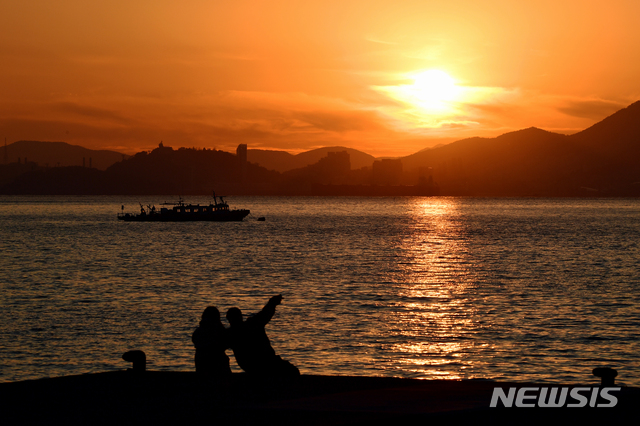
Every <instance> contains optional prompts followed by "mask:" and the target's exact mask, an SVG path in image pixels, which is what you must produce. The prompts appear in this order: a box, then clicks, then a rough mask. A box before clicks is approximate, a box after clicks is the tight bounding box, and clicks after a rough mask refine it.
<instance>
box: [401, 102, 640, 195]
mask: <svg viewBox="0 0 640 426" xmlns="http://www.w3.org/2000/svg"><path fill="white" fill-rule="evenodd" d="M401 161H402V164H403V168H404V170H405V172H409V171H412V170H414V171H415V170H417V169H422V170H423V172H424V171H425V170H426V171H427V173H428V174H430V175H431V176H432V177H433V179H434V180H435V181H436V182H438V183H439V184H440V187H441V190H442V193H443V194H451V195H456V194H458V195H488V196H509V195H512V196H576V195H603V196H604V195H625V194H626V195H639V194H640V102H636V103H634V104H632V105H630V106H629V107H627V108H624V109H622V110H620V111H618V112H616V113H615V114H613V115H611V116H609V117H607V118H605V119H604V120H602V121H600V122H599V123H597V124H595V125H593V126H591V127H590V128H588V129H586V130H584V131H582V132H579V133H576V134H574V135H570V136H566V135H561V134H557V133H552V132H547V131H544V130H541V129H537V128H534V127H532V128H529V129H524V130H519V131H516V132H510V133H506V134H504V135H501V136H498V137H496V138H478V137H476V138H469V139H463V140H460V141H457V142H453V143H450V144H448V145H445V146H441V147H438V148H432V149H428V150H424V151H420V152H417V153H415V154H412V155H409V156H406V157H403V158H401Z"/></svg>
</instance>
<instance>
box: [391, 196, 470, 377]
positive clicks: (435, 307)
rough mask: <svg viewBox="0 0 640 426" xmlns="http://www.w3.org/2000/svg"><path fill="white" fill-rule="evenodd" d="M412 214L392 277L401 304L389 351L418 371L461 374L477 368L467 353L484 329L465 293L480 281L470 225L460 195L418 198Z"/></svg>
mask: <svg viewBox="0 0 640 426" xmlns="http://www.w3.org/2000/svg"><path fill="white" fill-rule="evenodd" d="M410 216H411V217H412V218H413V223H412V224H411V226H410V227H409V230H408V232H407V233H406V235H405V238H404V239H403V241H402V243H401V246H400V249H401V250H402V251H403V257H404V258H405V259H407V260H406V261H405V262H403V263H402V264H401V265H400V266H401V267H400V269H399V272H398V273H397V274H395V276H394V277H393V280H394V281H395V282H396V289H397V300H398V302H397V303H396V306H394V309H393V310H392V312H391V313H390V314H389V318H388V321H389V322H390V323H391V324H392V326H391V327H390V329H391V330H393V340H394V341H395V343H393V344H391V345H390V346H389V349H390V350H391V352H393V353H398V354H401V359H399V360H397V361H398V362H399V364H402V365H404V366H405V368H409V369H410V370H411V371H412V372H414V373H416V374H418V375H422V376H427V377H433V378H459V377H460V375H459V374H458V373H456V371H457V372H459V371H460V370H461V369H464V368H473V365H471V363H472V361H471V358H470V357H468V356H465V355H466V354H468V353H469V352H472V351H473V350H475V347H476V344H477V343H476V342H474V339H473V335H474V333H475V332H476V330H477V328H478V327H479V323H478V321H477V309H476V308H474V307H473V306H472V304H471V303H470V300H469V298H468V297H467V296H466V294H467V292H469V291H473V288H474V285H475V282H474V276H473V266H474V265H473V264H472V260H471V258H470V256H469V255H468V254H469V253H468V251H469V249H468V246H467V244H466V242H465V233H466V229H465V228H464V226H463V225H461V222H460V221H459V220H457V219H458V211H457V201H456V200H455V199H446V198H441V199H437V200H434V199H416V200H415V203H414V204H413V205H412V206H411V212H410Z"/></svg>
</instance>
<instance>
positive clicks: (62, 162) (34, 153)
mask: <svg viewBox="0 0 640 426" xmlns="http://www.w3.org/2000/svg"><path fill="white" fill-rule="evenodd" d="M2 149H4V147H2ZM3 155H4V153H3ZM125 157H127V156H125ZM3 158H4V157H3ZM18 159H20V161H21V162H24V161H25V159H26V160H27V161H29V162H35V163H38V165H40V166H46V165H49V166H50V167H54V166H82V165H83V159H84V165H85V166H86V167H89V161H91V167H92V168H95V169H98V170H106V169H107V167H109V166H110V165H112V164H114V163H116V162H118V161H122V159H123V154H121V153H119V152H116V151H107V150H93V149H88V148H83V147H81V146H78V145H70V144H68V143H66V142H41V141H18V142H14V143H12V144H9V145H7V160H8V162H9V163H14V162H17V161H18Z"/></svg>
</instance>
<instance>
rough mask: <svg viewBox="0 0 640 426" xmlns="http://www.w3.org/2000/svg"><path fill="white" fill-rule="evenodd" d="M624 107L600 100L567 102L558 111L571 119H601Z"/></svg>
mask: <svg viewBox="0 0 640 426" xmlns="http://www.w3.org/2000/svg"><path fill="white" fill-rule="evenodd" d="M626 106H627V105H625V104H621V103H619V102H613V101H606V100H601V99H586V100H568V101H565V103H564V105H562V106H560V107H558V111H560V112H562V113H564V114H567V115H569V116H572V117H580V118H593V119H601V118H602V117H606V116H608V115H611V114H613V113H614V112H616V111H618V110H620V109H622V108H624V107H626Z"/></svg>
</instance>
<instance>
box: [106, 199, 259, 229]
mask: <svg viewBox="0 0 640 426" xmlns="http://www.w3.org/2000/svg"><path fill="white" fill-rule="evenodd" d="M218 199H220V201H218ZM163 206H166V207H161V208H160V211H158V210H157V209H156V206H152V205H148V206H147V207H146V208H145V207H144V206H143V205H142V204H140V213H125V212H124V206H122V213H118V219H119V220H124V221H125V222H194V221H209V222H239V221H241V220H242V219H244V218H245V217H246V216H247V215H248V214H249V213H250V211H249V210H246V209H237V210H231V209H230V208H229V204H227V202H226V201H224V198H223V197H222V196H216V194H215V192H214V193H213V203H210V204H209V205H203V206H201V205H200V204H185V203H184V201H183V200H182V198H179V199H178V202H176V203H163ZM169 206H172V207H169Z"/></svg>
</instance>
